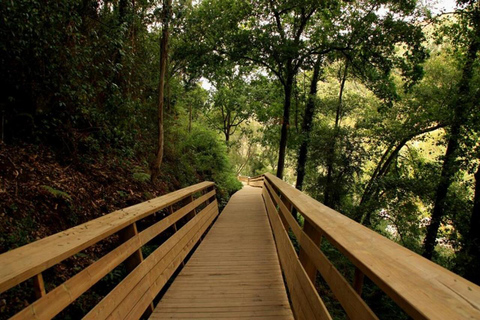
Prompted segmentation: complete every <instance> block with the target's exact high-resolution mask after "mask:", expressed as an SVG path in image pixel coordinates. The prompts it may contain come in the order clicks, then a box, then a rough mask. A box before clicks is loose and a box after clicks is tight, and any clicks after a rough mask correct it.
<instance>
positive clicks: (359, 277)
mask: <svg viewBox="0 0 480 320" xmlns="http://www.w3.org/2000/svg"><path fill="white" fill-rule="evenodd" d="M364 278H365V275H364V274H363V272H362V271H360V269H358V268H357V267H355V275H354V276H353V289H354V290H355V292H356V293H358V294H359V295H361V294H362V289H363V279H364Z"/></svg>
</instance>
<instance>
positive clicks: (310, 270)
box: [298, 219, 322, 285]
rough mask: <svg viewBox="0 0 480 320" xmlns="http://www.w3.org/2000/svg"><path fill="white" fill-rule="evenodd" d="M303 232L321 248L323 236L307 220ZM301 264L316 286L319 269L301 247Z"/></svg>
mask: <svg viewBox="0 0 480 320" xmlns="http://www.w3.org/2000/svg"><path fill="white" fill-rule="evenodd" d="M303 231H304V232H305V233H306V234H307V236H308V237H309V238H310V239H311V240H312V241H313V242H314V243H315V244H316V245H317V246H319V247H320V243H321V240H322V234H321V233H320V232H319V231H318V230H317V229H316V228H315V227H314V226H313V225H312V224H311V223H310V222H309V221H308V220H307V219H305V221H304V223H303ZM298 257H299V259H300V262H301V263H302V265H303V268H304V269H305V272H306V273H307V275H308V277H309V278H310V280H311V281H312V282H313V284H314V285H315V280H316V277H317V268H316V267H315V265H314V264H313V262H312V261H311V260H310V258H309V257H308V255H307V254H306V253H305V251H304V250H302V247H301V246H300V253H299V255H298Z"/></svg>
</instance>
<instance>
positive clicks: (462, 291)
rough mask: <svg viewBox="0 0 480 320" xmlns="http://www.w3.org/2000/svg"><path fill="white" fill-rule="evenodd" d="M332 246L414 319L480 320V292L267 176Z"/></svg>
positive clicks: (271, 176)
mask: <svg viewBox="0 0 480 320" xmlns="http://www.w3.org/2000/svg"><path fill="white" fill-rule="evenodd" d="M265 177H266V179H267V181H268V182H269V183H270V184H272V185H274V186H275V187H276V188H277V189H278V190H280V192H281V193H282V194H283V195H285V196H286V197H287V198H288V199H289V200H290V201H291V202H292V203H293V205H294V206H295V208H296V209H297V211H299V212H300V213H302V215H303V216H304V217H305V219H307V220H308V221H309V222H310V223H311V224H312V225H314V226H315V227H316V228H318V230H319V231H320V232H321V234H322V236H324V237H325V238H326V239H327V240H328V241H329V242H331V243H332V244H333V245H334V246H335V247H337V248H338V249H339V250H340V251H341V252H342V253H343V254H344V255H345V256H346V257H348V258H349V259H350V261H351V262H352V263H353V264H354V265H355V266H356V267H357V268H358V269H360V271H361V272H363V273H364V274H365V275H366V276H367V277H368V278H370V279H371V280H372V281H373V282H375V283H376V284H377V285H378V286H379V287H380V288H381V289H382V290H383V291H384V292H385V293H387V294H388V295H389V296H390V297H391V298H392V299H393V300H394V301H395V302H396V303H397V304H398V305H399V306H400V307H401V308H402V309H403V310H404V311H405V312H407V313H408V314H409V315H410V316H411V317H413V318H414V319H480V287H479V286H477V285H475V284H473V283H472V282H470V281H468V280H466V279H464V278H462V277H460V276H458V275H456V274H454V273H452V272H450V271H448V270H446V269H444V268H442V267H441V266H439V265H437V264H435V263H433V262H431V261H429V260H427V259H425V258H423V257H421V256H420V255H418V254H416V253H414V252H412V251H410V250H408V249H406V248H404V247H402V246H400V245H398V244H396V243H395V242H393V241H390V240H388V239H387V238H385V237H383V236H381V235H379V234H377V233H376V232H374V231H372V230H370V229H368V228H366V227H364V226H362V225H360V224H359V223H357V222H355V221H353V220H351V219H349V218H348V217H346V216H344V215H342V214H340V213H339V212H336V211H335V210H333V209H331V208H328V207H326V206H325V205H323V204H321V203H320V202H318V201H315V200H314V199H312V198H310V197H309V196H308V195H306V194H304V193H302V192H300V191H299V190H297V189H295V188H294V187H292V186H290V185H288V184H287V183H285V182H284V181H282V180H280V179H278V178H277V177H275V176H274V175H272V174H268V173H267V174H265Z"/></svg>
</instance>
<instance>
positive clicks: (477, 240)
mask: <svg viewBox="0 0 480 320" xmlns="http://www.w3.org/2000/svg"><path fill="white" fill-rule="evenodd" d="M467 241H468V243H467V244H466V246H467V253H468V255H469V256H470V259H471V260H470V262H469V263H468V265H467V270H466V272H465V277H466V278H467V279H468V280H470V281H472V282H474V283H476V284H478V285H480V272H478V270H480V166H478V168H477V172H476V173H475V197H474V200H473V209H472V216H471V218H470V230H469V232H468V237H467Z"/></svg>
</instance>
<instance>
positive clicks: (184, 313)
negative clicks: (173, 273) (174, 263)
mask: <svg viewBox="0 0 480 320" xmlns="http://www.w3.org/2000/svg"><path fill="white" fill-rule="evenodd" d="M168 318H174V319H213V318H217V319H218V318H228V319H235V318H243V319H247V318H262V319H293V315H292V311H291V308H290V304H289V302H288V298H287V294H286V290H285V285H284V282H283V278H282V273H281V270H280V263H279V260H278V256H277V251H276V248H275V242H274V240H273V236H272V232H271V229H270V225H269V222H268V217H267V214H266V211H265V205H264V202H263V198H262V189H261V188H253V187H249V186H245V187H244V188H243V189H242V190H241V191H239V192H237V193H236V194H235V195H234V196H233V197H232V198H231V199H230V201H229V203H228V205H227V206H226V207H225V209H224V210H223V212H222V214H221V215H220V216H219V218H218V220H217V222H216V223H215V224H214V225H213V227H212V229H211V230H210V232H209V233H208V234H207V236H206V237H205V239H204V240H203V242H202V243H201V244H200V246H199V247H198V249H197V250H196V251H195V253H194V254H193V256H192V257H191V259H190V260H189V261H188V262H187V264H186V265H185V267H184V268H183V270H182V271H181V272H180V274H179V275H178V276H177V278H176V279H175V281H174V282H173V284H172V286H171V287H170V288H169V289H168V291H167V292H166V294H165V295H164V297H163V298H162V300H161V301H160V303H159V304H158V305H157V307H156V308H155V311H154V312H153V314H152V315H151V318H150V319H168Z"/></svg>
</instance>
